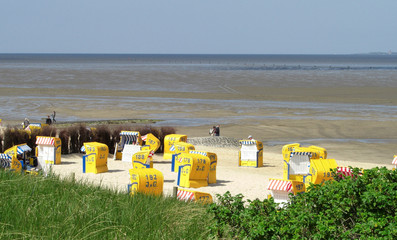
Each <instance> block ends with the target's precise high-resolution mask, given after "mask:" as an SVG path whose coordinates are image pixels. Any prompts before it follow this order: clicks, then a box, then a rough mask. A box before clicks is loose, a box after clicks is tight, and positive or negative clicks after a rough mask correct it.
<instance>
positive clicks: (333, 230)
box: [0, 168, 397, 239]
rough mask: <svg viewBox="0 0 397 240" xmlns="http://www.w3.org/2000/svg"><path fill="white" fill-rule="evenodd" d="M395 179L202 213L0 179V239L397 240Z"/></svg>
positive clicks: (348, 182)
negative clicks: (282, 201) (283, 201)
mask: <svg viewBox="0 0 397 240" xmlns="http://www.w3.org/2000/svg"><path fill="white" fill-rule="evenodd" d="M396 213H397V171H392V170H387V169H386V168H374V169H369V170H365V171H364V172H363V174H362V175H360V174H359V169H357V168H356V169H354V175H353V177H346V178H342V177H340V176H335V180H334V181H332V182H331V181H327V182H325V183H324V185H323V186H320V185H311V186H310V187H309V191H308V192H306V193H304V194H300V195H297V196H295V197H293V198H292V203H291V204H287V205H286V206H285V207H284V208H280V207H279V206H278V205H277V204H276V203H274V201H273V199H269V200H267V199H266V200H263V201H261V200H253V201H250V200H248V201H247V202H245V201H244V200H243V195H241V194H238V195H236V196H232V195H231V194H230V193H229V192H227V193H225V194H224V195H222V196H221V195H218V202H217V203H216V204H215V203H214V204H210V205H207V206H204V205H201V204H191V203H190V204H189V203H184V202H180V201H177V200H175V199H173V198H167V197H153V196H144V195H136V196H133V197H131V196H129V195H128V194H126V193H121V192H117V191H113V190H109V189H103V188H102V187H99V186H92V185H89V184H84V183H82V182H75V180H74V179H72V178H71V179H68V180H60V179H59V178H58V177H56V176H52V175H50V176H49V177H43V176H30V175H19V174H14V173H11V172H6V171H0V239H55V238H56V239H396V238H397V214H396Z"/></svg>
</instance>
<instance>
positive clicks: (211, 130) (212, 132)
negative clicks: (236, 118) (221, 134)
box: [210, 126, 216, 136]
mask: <svg viewBox="0 0 397 240" xmlns="http://www.w3.org/2000/svg"><path fill="white" fill-rule="evenodd" d="M215 131H216V127H215V126H212V128H210V136H215Z"/></svg>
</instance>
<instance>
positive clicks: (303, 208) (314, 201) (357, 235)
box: [209, 168, 397, 239]
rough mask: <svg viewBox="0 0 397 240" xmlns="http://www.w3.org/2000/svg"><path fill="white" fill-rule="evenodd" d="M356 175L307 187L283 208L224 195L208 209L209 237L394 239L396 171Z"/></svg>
mask: <svg viewBox="0 0 397 240" xmlns="http://www.w3.org/2000/svg"><path fill="white" fill-rule="evenodd" d="M354 172H355V174H354V176H353V177H352V178H351V177H348V178H345V179H342V178H341V177H339V176H337V177H335V180H336V181H332V182H331V181H327V182H325V183H324V185H323V186H320V185H311V186H310V187H309V191H308V192H306V193H304V194H300V195H298V196H296V197H294V198H293V200H292V201H293V203H292V204H290V205H287V206H286V207H285V208H279V209H278V208H277V207H276V204H275V203H274V201H273V200H272V199H270V200H264V201H259V200H254V201H248V204H247V203H245V202H244V201H243V200H242V195H236V196H231V195H230V193H226V194H224V195H223V196H218V197H219V204H212V205H210V208H209V212H211V213H212V214H213V215H214V219H215V222H214V223H213V225H212V226H211V234H212V235H214V236H216V237H224V238H228V239H230V238H233V239H235V238H238V239H239V238H241V239H396V238H397V214H396V213H397V171H392V170H387V169H386V168H374V169H370V170H365V171H364V173H363V175H362V176H360V175H359V174H358V172H359V169H354Z"/></svg>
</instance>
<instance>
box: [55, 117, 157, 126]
mask: <svg viewBox="0 0 397 240" xmlns="http://www.w3.org/2000/svg"><path fill="white" fill-rule="evenodd" d="M161 121H162V120H156V119H113V120H92V121H73V122H57V123H56V126H57V127H58V128H66V127H70V126H74V125H76V124H83V125H85V126H87V127H95V126H98V125H120V124H123V125H127V124H154V123H157V122H161Z"/></svg>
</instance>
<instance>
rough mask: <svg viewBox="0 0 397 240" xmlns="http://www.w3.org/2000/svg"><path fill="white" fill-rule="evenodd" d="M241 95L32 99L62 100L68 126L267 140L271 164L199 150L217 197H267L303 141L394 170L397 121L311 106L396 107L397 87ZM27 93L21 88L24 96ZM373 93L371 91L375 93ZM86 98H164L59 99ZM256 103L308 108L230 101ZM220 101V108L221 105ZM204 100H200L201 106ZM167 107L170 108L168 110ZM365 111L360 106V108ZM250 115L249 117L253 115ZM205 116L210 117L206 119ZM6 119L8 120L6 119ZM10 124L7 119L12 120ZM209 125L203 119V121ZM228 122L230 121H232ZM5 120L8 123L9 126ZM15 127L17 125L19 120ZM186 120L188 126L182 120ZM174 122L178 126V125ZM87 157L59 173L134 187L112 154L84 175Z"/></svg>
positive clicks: (158, 160) (166, 166)
mask: <svg viewBox="0 0 397 240" xmlns="http://www.w3.org/2000/svg"><path fill="white" fill-rule="evenodd" d="M234 89H235V92H233V93H231V92H230V93H217V94H213V93H181V92H134V91H103V90H102V91H84V90H70V91H65V92H57V91H55V92H54V91H53V90H51V92H50V91H49V90H46V89H31V90H30V95H36V94H37V95H41V94H44V95H50V96H51V94H53V95H52V96H53V97H54V101H53V106H50V107H54V106H56V110H57V112H58V113H59V114H58V115H57V118H58V121H59V122H62V116H64V115H65V114H68V115H75V116H78V117H81V118H88V119H136V118H138V119H148V118H150V119H153V118H154V119H156V117H158V118H160V116H163V117H166V118H167V119H171V120H172V119H173V118H183V119H184V121H185V122H189V121H191V122H195V124H192V125H187V126H186V125H183V124H181V125H177V124H176V125H175V127H176V129H177V133H179V134H185V135H187V136H188V137H202V136H208V131H209V128H210V127H211V126H212V125H217V124H220V125H221V127H220V129H221V135H222V136H227V137H232V138H235V139H244V138H246V137H247V136H248V135H253V136H254V138H255V139H257V140H260V141H263V143H264V151H263V152H264V157H263V161H264V167H261V168H243V167H238V166H237V165H238V151H239V149H238V148H221V147H208V146H196V149H197V150H202V151H211V152H215V153H216V154H217V155H218V167H217V180H218V182H217V184H213V185H210V186H208V187H203V188H199V189H196V190H198V191H203V192H208V193H211V194H212V195H213V197H215V195H216V194H223V193H225V192H226V191H230V192H231V193H232V194H238V193H242V194H243V195H244V196H246V198H248V199H254V198H259V199H264V198H266V196H267V194H268V191H267V190H266V188H267V185H268V181H269V178H282V155H281V148H282V146H283V145H285V144H288V143H294V142H297V143H301V144H302V145H303V146H305V145H317V146H320V147H323V148H326V149H327V151H328V158H334V159H335V160H336V162H337V163H338V165H339V166H353V167H361V168H372V167H376V166H379V167H381V166H386V167H387V168H389V169H391V168H392V167H393V166H392V165H391V161H392V159H393V155H394V154H397V149H396V145H397V137H396V136H397V128H396V120H397V119H396V117H394V116H390V117H387V116H386V117H385V116H379V117H378V116H376V114H373V113H372V112H368V113H365V114H363V112H362V111H354V106H355V105H353V109H352V110H342V111H340V112H339V111H337V110H332V111H331V110H330V112H328V111H325V110H324V109H323V108H321V109H320V110H319V109H316V108H313V107H311V108H305V107H304V105H305V104H307V103H314V104H316V103H318V104H321V103H330V102H331V103H342V104H359V105H360V106H361V107H362V105H365V104H366V105H368V107H370V106H371V105H373V104H382V105H389V106H390V105H391V106H394V105H396V103H397V95H396V94H394V93H395V92H396V91H395V90H396V89H393V88H381V89H374V88H371V89H369V88H353V89H346V88H334V89H328V88H324V89H323V88H316V89H313V88H312V89H306V88H273V89H260V88H248V87H240V88H237V87H235V88H234ZM18 91H22V89H17V90H15V91H14V93H15V92H18ZM369 93H371V94H369ZM0 94H3V95H7V94H10V92H9V91H7V90H6V89H1V90H0ZM61 94H62V96H65V95H70V96H71V97H73V96H78V95H80V94H82V95H84V94H85V96H86V97H87V98H95V97H98V96H101V97H103V98H108V99H112V98H117V97H120V96H131V95H132V96H135V97H139V96H141V97H142V98H143V99H145V98H154V97H155V98H158V99H160V103H158V104H153V103H147V102H145V101H140V102H130V105H128V104H124V105H117V104H116V105H115V104H114V103H115V101H114V100H112V101H109V104H103V105H100V106H97V107H93V106H92V105H90V107H86V106H87V105H85V102H84V101H81V100H79V99H78V98H74V99H73V98H71V99H68V100H67V101H65V100H64V99H61V98H59V95H61ZM171 97H172V98H180V99H181V101H180V103H179V104H177V105H175V106H174V107H170V106H168V104H167V103H161V99H168V98H171ZM186 99H196V100H197V99H198V100H211V101H213V102H215V104H214V103H211V104H198V103H195V101H192V102H189V101H186ZM229 99H234V100H236V99H237V100H238V99H240V100H248V101H252V100H255V101H258V100H263V101H288V102H294V103H295V104H298V105H295V106H300V105H302V106H303V107H302V108H294V107H291V108H286V107H285V106H282V107H280V108H278V107H277V105H276V106H275V107H274V106H273V107H271V108H267V107H262V106H243V107H242V106H241V105H238V106H234V105H233V104H230V102H228V103H227V104H226V105H225V103H222V101H224V100H229ZM217 101H219V102H220V103H219V104H216V102H217ZM197 102H199V101H197ZM163 104H166V105H167V107H164V105H163ZM357 106H358V105H357ZM50 107H48V106H42V107H40V108H42V109H41V111H43V112H50V109H51V111H52V108H50ZM247 116H249V117H247ZM203 119H204V120H203ZM4 120H5V119H4ZM4 120H3V121H4ZM200 121H203V122H200ZM225 121H226V122H225ZM7 122H12V121H7V120H5V122H3V126H4V125H6V124H7ZM14 122H15V121H14ZM179 122H180V121H179ZM170 123H171V124H170ZM162 124H163V125H172V121H171V122H169V121H168V122H167V121H164V122H160V123H159V124H158V126H161V125H162ZM81 158H82V155H81V154H71V155H65V156H62V164H61V165H56V166H54V167H53V169H54V171H55V172H56V173H58V174H60V175H62V176H64V177H70V176H71V175H72V173H73V174H74V175H75V177H76V178H78V179H84V180H85V181H89V182H94V183H96V184H101V185H105V186H108V187H111V188H116V189H119V190H121V191H125V190H126V188H127V184H128V183H130V180H129V176H128V169H130V168H131V164H130V163H125V162H121V161H113V160H112V156H111V155H110V156H109V160H108V165H109V172H107V173H103V174H97V175H95V174H83V173H82V164H81ZM154 168H156V169H159V170H160V171H162V173H163V174H164V194H165V195H171V194H172V187H173V186H176V177H177V175H176V174H175V173H172V172H171V171H170V168H171V163H170V161H164V160H163V159H162V155H161V154H156V155H155V156H154Z"/></svg>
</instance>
